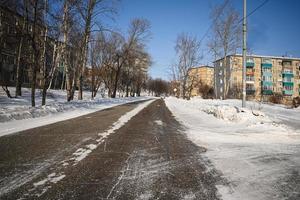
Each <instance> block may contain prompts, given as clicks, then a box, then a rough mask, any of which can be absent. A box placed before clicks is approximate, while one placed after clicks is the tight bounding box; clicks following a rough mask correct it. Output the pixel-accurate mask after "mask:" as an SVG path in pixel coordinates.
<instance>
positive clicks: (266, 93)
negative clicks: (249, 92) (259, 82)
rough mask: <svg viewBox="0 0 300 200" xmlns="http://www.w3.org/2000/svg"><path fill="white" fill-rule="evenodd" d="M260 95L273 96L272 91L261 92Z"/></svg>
mask: <svg viewBox="0 0 300 200" xmlns="http://www.w3.org/2000/svg"><path fill="white" fill-rule="evenodd" d="M262 94H263V95H272V94H273V90H263V91H262Z"/></svg>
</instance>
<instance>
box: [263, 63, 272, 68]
mask: <svg viewBox="0 0 300 200" xmlns="http://www.w3.org/2000/svg"><path fill="white" fill-rule="evenodd" d="M261 67H262V68H272V63H262V64H261Z"/></svg>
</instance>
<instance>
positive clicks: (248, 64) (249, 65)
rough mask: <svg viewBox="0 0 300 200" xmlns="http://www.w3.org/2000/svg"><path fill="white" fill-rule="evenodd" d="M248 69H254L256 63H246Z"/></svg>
mask: <svg viewBox="0 0 300 200" xmlns="http://www.w3.org/2000/svg"><path fill="white" fill-rule="evenodd" d="M246 67H254V62H246Z"/></svg>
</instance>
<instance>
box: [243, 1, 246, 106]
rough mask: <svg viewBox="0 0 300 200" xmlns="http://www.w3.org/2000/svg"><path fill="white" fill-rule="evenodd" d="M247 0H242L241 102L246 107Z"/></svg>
mask: <svg viewBox="0 0 300 200" xmlns="http://www.w3.org/2000/svg"><path fill="white" fill-rule="evenodd" d="M246 4H247V0H244V18H243V102H242V107H246V56H247V52H246V51H247V27H246V26H247V14H246V12H247V7H246Z"/></svg>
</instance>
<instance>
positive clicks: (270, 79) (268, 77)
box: [262, 76, 272, 82]
mask: <svg viewBox="0 0 300 200" xmlns="http://www.w3.org/2000/svg"><path fill="white" fill-rule="evenodd" d="M262 79H263V81H268V82H272V76H263V77H262Z"/></svg>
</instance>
